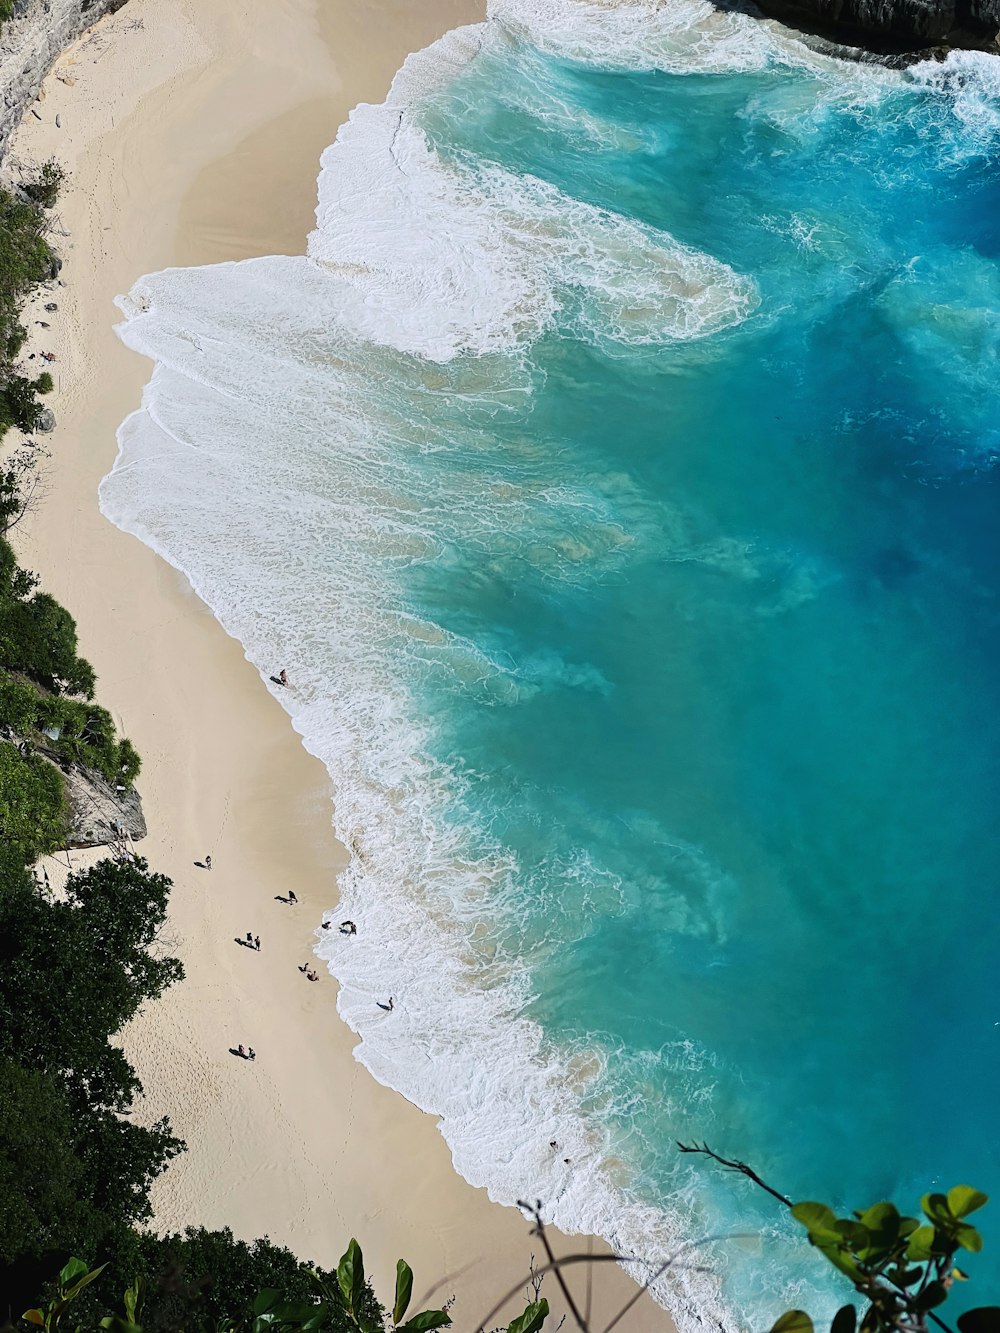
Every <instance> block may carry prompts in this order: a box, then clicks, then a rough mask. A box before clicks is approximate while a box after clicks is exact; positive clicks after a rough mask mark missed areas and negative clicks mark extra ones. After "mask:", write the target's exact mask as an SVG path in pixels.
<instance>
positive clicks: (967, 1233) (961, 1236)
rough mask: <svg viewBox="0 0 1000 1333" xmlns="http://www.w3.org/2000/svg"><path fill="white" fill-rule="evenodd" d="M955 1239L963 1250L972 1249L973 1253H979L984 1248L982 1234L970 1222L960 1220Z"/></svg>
mask: <svg viewBox="0 0 1000 1333" xmlns="http://www.w3.org/2000/svg"><path fill="white" fill-rule="evenodd" d="M955 1239H956V1240H957V1241H958V1243H959V1245H961V1247H962V1249H963V1250H971V1251H972V1253H973V1254H978V1253H979V1251H980V1250H981V1249H982V1248H983V1238H982V1236H981V1235H980V1234H979V1232H978V1231H977V1230H976V1228H975V1227H970V1226H969V1224H968V1222H959V1224H958V1229H957V1231H956V1232H955Z"/></svg>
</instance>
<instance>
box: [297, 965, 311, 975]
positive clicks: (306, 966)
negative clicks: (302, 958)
mask: <svg viewBox="0 0 1000 1333" xmlns="http://www.w3.org/2000/svg"><path fill="white" fill-rule="evenodd" d="M299 971H300V972H304V973H305V974H306V976H308V975H309V964H308V963H303V964H302V966H301V967H300V968H299Z"/></svg>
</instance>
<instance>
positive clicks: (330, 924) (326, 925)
mask: <svg viewBox="0 0 1000 1333" xmlns="http://www.w3.org/2000/svg"><path fill="white" fill-rule="evenodd" d="M332 925H333V922H332V921H324V922H323V929H324V930H329V929H330V927H331V926H332Z"/></svg>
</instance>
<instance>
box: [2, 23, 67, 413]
mask: <svg viewBox="0 0 1000 1333" xmlns="http://www.w3.org/2000/svg"><path fill="white" fill-rule="evenodd" d="M6 8H7V0H0V20H2V19H3V18H5V17H9V14H8V13H6V12H5V10H6ZM61 183H62V170H61V168H60V167H59V165H58V164H57V163H56V162H53V161H50V162H46V163H44V164H43V165H42V166H41V167H40V168H39V169H38V172H37V173H36V174H35V175H34V176H29V177H28V178H27V179H25V180H24V181H22V183H21V187H20V191H19V195H17V194H14V193H13V192H12V191H10V190H2V189H0V438H2V437H3V435H4V434H6V432H7V431H8V430H9V429H10V427H11V426H17V427H19V428H20V429H21V430H23V431H32V430H34V429H35V427H36V426H37V425H38V421H39V418H40V416H41V412H42V407H41V404H40V403H39V402H38V394H40V393H47V392H48V391H49V390H50V389H51V388H52V377H51V375H48V374H47V373H46V374H43V375H40V376H38V377H37V378H32V377H30V376H28V375H24V374H23V373H21V372H20V371H19V370H18V367H17V364H16V358H17V355H18V353H19V352H20V350H21V348H22V347H23V346H24V341H25V338H26V337H27V331H26V330H25V328H24V326H23V324H22V323H21V308H22V306H23V305H24V302H25V300H26V299H27V297H28V295H29V294H30V293H31V292H32V291H33V290H34V289H35V288H36V287H37V286H39V284H41V283H43V282H45V281H46V280H47V279H49V278H52V277H53V276H54V275H55V273H56V272H57V270H58V261H57V259H56V256H55V255H54V254H53V252H52V248H51V246H50V245H49V243H48V240H47V239H46V233H47V230H48V219H47V217H46V209H49V208H51V207H52V205H53V204H54V203H55V201H56V196H57V195H58V193H59V186H60V184H61ZM19 196H20V197H19Z"/></svg>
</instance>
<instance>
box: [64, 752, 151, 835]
mask: <svg viewBox="0 0 1000 1333" xmlns="http://www.w3.org/2000/svg"><path fill="white" fill-rule="evenodd" d="M62 775H63V779H64V781H65V783H66V798H67V800H68V801H69V808H70V826H69V839H68V842H67V845H68V846H69V847H108V846H111V845H113V844H115V843H119V842H121V841H122V840H123V838H124V837H125V835H126V834H127V835H128V837H130V838H132V839H133V840H135V841H138V839H139V838H144V837H145V836H146V820H145V818H144V817H143V813H142V803H141V802H140V800H139V795H138V793H137V792H136V790H135V788H134V787H126V788H125V789H124V790H123V791H118V790H116V789H115V788H114V787H112V785H111V784H110V783H109V782H107V781H106V780H105V779H104V778H103V777H102V776H101V774H100V773H95V772H94V770H93V769H92V768H80V767H78V766H77V765H73V767H71V768H64V769H63V770H62Z"/></svg>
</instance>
